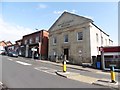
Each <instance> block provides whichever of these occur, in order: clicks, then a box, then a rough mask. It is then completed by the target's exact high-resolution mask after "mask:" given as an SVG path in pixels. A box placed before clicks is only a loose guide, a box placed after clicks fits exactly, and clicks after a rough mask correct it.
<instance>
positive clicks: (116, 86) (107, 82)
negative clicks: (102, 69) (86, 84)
mask: <svg viewBox="0 0 120 90" xmlns="http://www.w3.org/2000/svg"><path fill="white" fill-rule="evenodd" d="M93 84H94V85H100V86H105V87H110V88H114V89H119V90H120V88H119V87H120V83H119V82H118V81H116V83H111V81H110V80H105V79H101V80H97V81H96V82H94V83H93Z"/></svg>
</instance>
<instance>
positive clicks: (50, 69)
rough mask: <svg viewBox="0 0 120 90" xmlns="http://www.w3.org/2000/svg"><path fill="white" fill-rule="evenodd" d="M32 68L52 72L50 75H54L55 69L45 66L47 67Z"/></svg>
mask: <svg viewBox="0 0 120 90" xmlns="http://www.w3.org/2000/svg"><path fill="white" fill-rule="evenodd" d="M34 69H36V70H39V71H42V72H45V73H48V74H52V75H56V73H55V72H56V71H57V70H55V69H52V68H47V67H35V68H34Z"/></svg>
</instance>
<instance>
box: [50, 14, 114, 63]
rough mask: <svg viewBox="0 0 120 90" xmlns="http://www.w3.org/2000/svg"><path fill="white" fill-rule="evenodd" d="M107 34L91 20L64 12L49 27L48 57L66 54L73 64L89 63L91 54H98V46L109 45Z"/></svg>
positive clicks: (109, 40)
mask: <svg viewBox="0 0 120 90" xmlns="http://www.w3.org/2000/svg"><path fill="white" fill-rule="evenodd" d="M112 43H113V41H112V40H111V39H110V37H109V35H108V34H107V33H105V32H104V31H103V30H101V29H100V28H99V27H98V26H97V25H95V24H94V23H93V20H91V19H89V18H86V17H83V16H79V15H76V14H72V13H69V12H64V13H63V14H62V15H61V16H60V17H59V18H58V19H57V20H56V21H55V23H54V24H53V25H52V26H51V27H50V29H49V51H48V52H49V57H50V59H51V60H54V59H55V57H56V56H58V58H59V57H61V55H66V58H67V60H69V61H70V62H72V63H74V64H82V63H90V62H92V56H97V55H100V51H99V47H101V46H110V45H112Z"/></svg>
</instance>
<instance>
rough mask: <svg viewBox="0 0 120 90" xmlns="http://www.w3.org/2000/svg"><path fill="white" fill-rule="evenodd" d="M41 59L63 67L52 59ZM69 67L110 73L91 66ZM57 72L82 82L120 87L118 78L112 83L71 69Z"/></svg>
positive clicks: (70, 66) (68, 65)
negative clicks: (70, 70) (51, 60)
mask: <svg viewBox="0 0 120 90" xmlns="http://www.w3.org/2000/svg"><path fill="white" fill-rule="evenodd" d="M37 61H38V60H37ZM40 61H41V62H45V63H51V64H54V65H59V66H61V67H62V64H61V63H56V62H50V61H45V60H40ZM38 62H39V61H38ZM67 68H72V69H79V70H85V71H89V72H91V73H92V72H93V73H99V74H103V75H104V74H107V75H110V72H109V71H103V70H97V69H93V68H90V67H83V66H77V65H70V64H67ZM56 74H57V75H59V76H62V77H65V78H68V79H72V80H77V81H80V82H85V83H89V84H94V85H99V86H105V87H108V88H113V89H119V87H120V82H119V81H117V80H116V83H111V80H110V79H105V78H94V77H90V76H84V75H80V73H75V72H69V71H67V72H63V71H56ZM118 74H119V72H116V75H118Z"/></svg>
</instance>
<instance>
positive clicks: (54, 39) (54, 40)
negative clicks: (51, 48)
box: [53, 37, 57, 45]
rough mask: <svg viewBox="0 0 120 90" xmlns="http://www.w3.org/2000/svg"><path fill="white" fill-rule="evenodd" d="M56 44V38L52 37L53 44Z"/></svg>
mask: <svg viewBox="0 0 120 90" xmlns="http://www.w3.org/2000/svg"><path fill="white" fill-rule="evenodd" d="M56 43H57V38H56V37H54V38H53V44H54V45H56Z"/></svg>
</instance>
